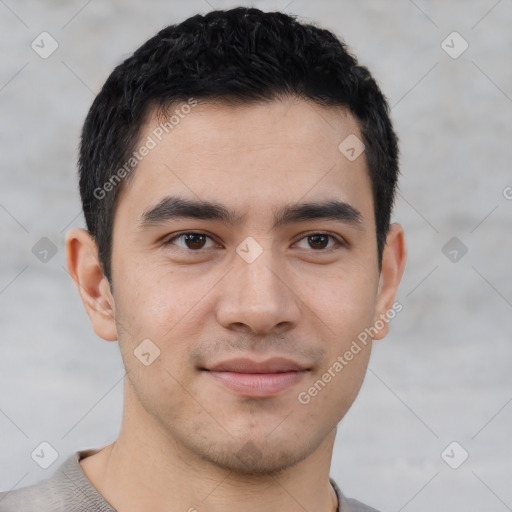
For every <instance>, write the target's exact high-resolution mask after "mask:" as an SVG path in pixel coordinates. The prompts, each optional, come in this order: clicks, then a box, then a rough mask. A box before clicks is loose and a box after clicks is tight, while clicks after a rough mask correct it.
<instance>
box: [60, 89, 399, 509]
mask: <svg viewBox="0 0 512 512" xmlns="http://www.w3.org/2000/svg"><path fill="white" fill-rule="evenodd" d="M157 125H158V119H157V118H156V116H154V115H153V116H150V117H149V118H148V120H147V123H146V124H145V125H144V127H143V130H142V133H141V137H140V140H141V141H143V140H145V139H146V137H147V135H150V134H151V132H152V130H153V129H154V128H155V127H156V126H157ZM350 134H355V135H357V136H358V137H359V138H360V139H361V138H362V137H361V135H360V131H359V127H358V124H357V122H356V120H355V119H354V117H353V116H352V115H351V114H350V113H349V112H347V111H345V110H343V109H339V108H324V107H320V106H318V105H317V104H315V103H313V102H310V101H304V100H299V99H298V98H284V99H281V100H274V101H272V102H270V103H268V104H256V105H247V106H244V107H240V106H238V107H233V106H229V105H227V104H224V103H219V102H215V103H212V102H210V103H202V104H199V105H198V106H196V107H195V108H194V109H193V110H192V112H191V113H190V114H188V115H187V116H186V117H185V118H184V119H182V120H181V122H180V124H179V125H178V126H177V127H176V128H175V129H174V130H173V131H172V132H170V133H169V134H168V135H167V136H166V137H165V138H164V139H163V140H162V141H161V142H160V143H159V144H158V145H157V147H156V148H154V149H153V150H152V151H150V153H149V154H148V155H147V156H146V157H145V158H144V159H143V160H142V161H141V162H140V163H139V164H138V167H137V169H136V171H135V174H134V175H133V176H132V179H131V180H130V181H129V182H128V183H124V184H123V187H122V189H121V191H120V196H119V201H118V205H117V209H116V212H115V222H114V229H113V252H112V269H113V270H112V283H113V287H112V290H111V289H110V286H109V283H108V281H107V279H106V278H105V277H104V275H103V274H102V271H101V266H100V264H99V262H98V256H97V249H96V245H95V243H94V240H93V239H92V238H91V236H90V235H89V234H88V233H87V232H86V231H84V230H82V229H73V230H71V231H70V232H69V233H68V234H67V239H66V245H67V263H68V268H69V271H70V273H71V276H72V277H73V279H74V281H75V283H76V284H77V287H78V290H79V292H80V295H81V298H82V300H83V302H84V305H85V307H86V309H87V312H88V314H89V317H90V319H91V323H92V326H93V328H94V330H95V332H96V334H97V335H98V336H100V337H101V338H103V339H105V340H109V341H114V340H118V342H119V348H120V351H121V355H122V358H123V362H124V365H125V368H126V372H127V375H126V378H125V387H124V391H125V395H124V415H123V422H122V427H121V431H120V435H119V437H118V439H117V440H116V441H114V442H113V443H112V444H110V445H108V446H106V447H104V448H103V449H101V450H99V451H97V452H96V453H94V454H93V455H90V456H88V457H86V458H84V459H82V460H81V461H80V463H81V466H82V468H83V470H84V472H85V474H86V476H87V477H88V478H89V479H90V480H91V482H92V483H93V485H94V486H95V487H96V488H97V489H98V490H99V492H100V493H101V494H102V495H103V496H104V497H105V499H106V500H107V501H108V502H109V503H110V504H111V505H112V506H113V507H114V508H115V509H116V510H118V511H120V512H131V511H138V510H155V511H169V512H174V511H176V512H177V511H186V510H189V511H190V512H191V511H192V510H193V509H196V510H197V511H200V512H202V511H211V512H217V511H223V512H230V511H235V510H236V511H237V512H238V511H239V510H244V512H253V511H254V512H256V511H258V512H259V511H261V510H267V511H276V512H277V511H283V510H286V511H289V512H292V511H301V512H303V511H304V510H307V511H311V512H313V511H315V512H317V511H320V512H328V511H334V510H336V506H337V499H336V496H335V493H334V492H333V489H332V487H331V486H330V483H329V469H330V464H331V456H332V450H333V444H334V440H335V436H336V425H337V424H338V422H339V421H340V420H341V419H342V418H343V416H344V415H345V413H346V412H347V410H348V409H349V408H350V406H351V404H352V403H353V401H354V399H355V397H356V395H357V393H358V391H359V389H360V386H361V384H362V381H363V378H364V375H365V371H366V368H367V364H368V359H369V356H370V351H371V342H369V343H368V344H367V345H366V346H362V345H361V346H362V350H361V351H360V352H359V353H358V354H357V355H355V356H354V358H353V359H352V360H351V361H350V362H349V363H348V364H347V365H346V366H345V367H344V368H343V370H342V371H340V372H339V373H337V374H336V376H335V377H334V378H333V379H332V380H331V382H329V383H328V384H327V385H326V386H325V388H323V389H322V390H321V391H320V392H319V393H318V394H317V395H316V396H315V397H314V398H312V399H311V401H310V402H309V403H308V404H302V403H300V402H299V400H298V398H297V396H298V394H299V393H300V392H301V391H307V390H308V388H310V387H311V386H312V385H313V384H314V383H315V381H317V380H318V379H319V378H320V377H321V375H322V374H323V373H324V372H325V371H326V370H327V369H328V368H329V367H332V365H333V363H334V362H335V361H336V360H337V357H338V356H340V355H343V354H344V353H345V352H346V351H347V350H348V349H349V347H350V345H351V343H352V341H353V340H355V339H356V338H357V335H358V334H359V333H361V332H362V331H364V329H365V328H368V327H370V326H373V325H374V324H375V322H376V320H378V319H379V318H380V315H382V314H386V311H388V310H390V309H391V307H392V305H393V302H394V298H395V294H396V291H397V287H398V285H399V282H400V279H401V277H402V273H403V270H404V266H405V261H406V246H405V241H404V233H403V229H402V227H401V226H400V225H399V224H393V225H392V226H391V228H390V231H389V234H388V237H387V244H386V247H385V250H384V255H383V262H382V270H381V271H380V272H379V267H378V261H377V247H376V234H375V221H374V214H373V202H372V193H371V188H370V180H369V176H368V171H367V168H366V162H365V158H364V153H363V155H362V156H361V157H359V158H357V159H356V160H354V161H349V160H348V159H347V158H345V156H344V155H343V154H342V153H341V152H340V151H339V149H338V145H339V144H340V142H341V141H343V140H344V139H345V138H346V137H347V136H348V135H350ZM169 195H174V196H179V197H182V198H185V199H192V200H209V201H214V202H217V203H220V204H222V205H224V206H225V207H226V208H229V209H232V210H234V211H236V212H237V213H238V214H240V215H243V218H242V220H240V222H238V223H236V224H233V225H229V224H226V223H224V222H222V221H219V220H202V219H190V218H181V219H171V220H168V221H166V222H164V223H160V224H154V225H150V226H149V227H146V228H144V229H143V228H141V225H140V224H141V223H140V220H141V217H142V215H143V213H144V212H145V211H147V210H148V209H150V208H152V207H153V206H155V205H156V204H158V202H159V201H160V200H161V199H162V198H163V197H165V196H169ZM326 199H332V200H339V201H344V202H346V203H349V204H350V205H352V206H353V207H354V208H356V209H357V210H359V212H360V213H361V216H362V223H361V225H360V226H359V227H357V226H354V225H353V224H351V223H349V222H345V221H340V220H337V219H314V220H307V221H297V222H293V223H290V224H286V225H283V226H280V227H278V228H276V229H273V220H274V219H273V212H274V211H275V210H276V209H278V208H280V207H282V206H284V205H295V204H297V203H303V202H316V201H323V200H326ZM187 231H199V232H203V233H206V234H207V235H209V236H210V237H211V238H208V237H206V238H201V237H200V238H199V242H200V243H199V244H197V243H196V245H194V244H189V245H187V243H186V241H185V240H184V239H183V237H182V238H181V239H175V240H174V241H173V242H170V243H168V244H167V245H166V244H165V243H164V242H167V241H169V239H170V238H172V236H174V235H177V234H182V233H184V232H187ZM326 231H327V232H329V233H331V234H332V235H334V236H336V237H338V238H339V239H340V240H341V241H344V242H345V245H337V243H336V239H335V238H333V239H330V238H326V239H324V238H320V240H321V241H322V242H324V244H323V245H322V244H318V243H316V244H315V241H318V238H313V239H311V238H308V235H309V236H311V235H313V234H315V233H318V232H320V233H323V232H326ZM247 237H253V238H254V239H255V240H256V241H257V242H258V243H259V245H260V246H261V248H262V249H263V252H262V253H261V255H260V256H259V257H258V258H257V259H256V260H255V261H253V262H252V263H247V262H246V261H245V260H244V259H243V258H241V257H240V256H239V255H238V254H237V252H236V248H237V246H239V244H240V243H241V242H242V241H244V240H245V239H246V238H247ZM195 240H196V241H197V239H195ZM312 241H313V243H312ZM324 246H326V247H325V248H323V247H324ZM190 247H192V249H191V248H190ZM197 247H199V249H197ZM328 251H330V252H328ZM384 324H385V325H384V327H383V329H382V330H381V331H380V332H379V333H378V334H377V335H376V336H375V337H374V339H381V338H383V337H384V336H385V335H386V334H387V330H388V324H387V323H386V322H384ZM148 338H149V339H150V340H152V342H153V343H154V344H155V345H156V346H157V347H158V348H159V350H160V355H159V357H157V358H156V359H155V360H154V361H153V362H152V363H151V364H150V365H149V366H145V365H144V364H142V363H141V361H140V360H139V359H138V358H137V357H135V356H134V350H135V349H136V347H137V346H138V345H139V344H140V343H141V341H142V340H144V339H148ZM273 356H282V357H287V358H290V359H293V360H295V361H297V362H300V363H301V364H303V365H305V366H307V367H308V368H309V371H308V372H306V373H305V374H304V375H303V377H302V378H301V380H300V382H298V383H297V384H295V385H293V386H292V387H290V388H287V389H285V390H283V391H282V392H280V393H278V394H277V395H275V396H270V397H263V398H262V397H256V398H255V397H247V396H244V395H243V394H240V393H236V392H234V391H232V390H230V389H227V388H226V387H224V386H223V385H221V384H219V383H218V382H217V381H214V380H213V379H211V378H210V376H209V375H207V372H202V371H200V370H199V369H198V367H199V366H201V365H202V366H208V365H211V364H213V363H216V362H219V361H221V360H225V359H229V358H232V357H247V358H252V359H257V360H258V361H261V360H265V359H267V358H270V357H273ZM248 443H249V444H248Z"/></svg>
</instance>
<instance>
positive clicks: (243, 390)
mask: <svg viewBox="0 0 512 512" xmlns="http://www.w3.org/2000/svg"><path fill="white" fill-rule="evenodd" d="M200 370H201V371H203V373H204V374H205V375H206V376H207V377H208V378H211V379H213V380H214V381H215V382H216V383H217V384H220V385H221V386H223V387H224V388H227V389H229V390H231V391H234V392H235V393H238V394H241V395H244V396H250V397H261V398H262V397H271V396H276V395H278V394H279V393H282V392H283V391H285V390H286V389H289V388H290V387H292V386H294V385H296V384H297V383H298V382H300V381H301V380H302V379H303V378H304V376H305V375H306V374H307V373H308V372H309V371H310V368H308V367H306V366H303V365H301V364H299V363H297V362H295V361H292V360H290V359H284V358H277V357H276V358H272V359H267V360H266V361H259V362H258V361H254V360H251V359H231V360H228V361H223V362H220V363H217V364H215V365H213V366H210V367H208V368H200Z"/></svg>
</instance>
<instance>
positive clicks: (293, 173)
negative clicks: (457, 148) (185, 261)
mask: <svg viewBox="0 0 512 512" xmlns="http://www.w3.org/2000/svg"><path fill="white" fill-rule="evenodd" d="M187 105H190V104H187V103H186V102H184V103H182V104H177V105H174V106H173V107H172V108H171V109H169V110H168V111H167V112H166V113H165V115H163V114H162V113H157V112H156V111H153V112H152V115H150V116H148V119H147V122H146V123H145V124H144V126H143V127H142V130H141V134H140V137H139V142H138V145H137V147H136V150H137V149H141V148H142V147H143V146H147V147H151V149H150V150H149V151H144V153H145V156H144V157H143V158H141V159H140V161H139V163H138V164H137V167H136V168H135V170H134V171H133V175H132V176H131V179H130V181H129V183H126V184H125V186H123V187H122V190H121V191H120V197H119V200H118V201H119V203H118V204H119V205H120V204H121V203H122V202H125V201H126V200H127V199H128V198H129V199H130V200H129V203H130V205H131V206H130V208H129V209H128V210H127V213H132V214H133V215H136V213H137V211H138V213H139V214H140V211H141V209H147V207H148V205H151V204H157V203H158V201H159V200H160V199H161V198H162V197H163V196H165V195H171V194H172V195H176V194H178V195H181V196H183V197H190V198H195V199H204V200H215V201H216V202H219V200H220V201H222V202H225V203H226V204H229V205H230V206H231V207H232V208H234V209H237V210H239V211H241V210H243V209H247V208H250V207H255V206H256V205H258V206H257V207H258V208H260V209H264V208H266V207H267V206H270V207H272V205H274V204H277V203H281V202H286V203H294V202H298V201H300V200H317V199H322V198H324V197H325V195H326V194H331V196H333V195H334V196H336V198H337V199H340V200H345V201H349V200H351V201H352V202H354V201H355V202H358V203H360V204H359V208H358V209H359V210H362V211H364V210H365V209H367V208H368V206H370V208H371V207H372V202H371V186H370V182H369V177H368V172H367V168H366V160H365V155H364V152H363V153H362V154H361V156H360V157H358V158H356V159H349V158H347V156H346V153H344V152H343V150H345V149H346V148H344V144H345V143H344V141H347V140H349V141H353V140H355V141H360V140H362V136H361V133H360V129H359V125H358V122H357V120H356V119H355V118H354V116H353V115H352V114H351V113H350V112H349V111H347V110H346V109H344V108H341V107H336V108H334V107H322V106H319V105H318V104H316V103H314V102H312V101H306V100H300V99H298V98H286V99H280V100H274V101H271V102H268V103H257V104H244V105H236V106H235V105H230V104H227V103H225V102H220V101H217V102H206V103H201V102H199V103H197V104H196V105H195V106H187ZM354 137H356V139H354ZM340 145H341V146H340ZM345 145H346V144H345ZM356 149H359V148H356ZM349 156H350V154H349ZM368 201H370V204H369V205H368ZM260 213H263V210H261V212H260Z"/></svg>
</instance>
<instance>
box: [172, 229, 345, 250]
mask: <svg viewBox="0 0 512 512" xmlns="http://www.w3.org/2000/svg"><path fill="white" fill-rule="evenodd" d="M184 235H201V236H205V237H207V238H209V239H210V240H211V241H212V242H214V243H216V244H217V245H220V244H219V243H218V242H217V241H216V240H215V237H214V236H213V235H211V234H210V233H208V232H204V231H181V232H178V233H175V234H173V235H172V236H171V237H170V238H165V239H164V241H163V244H164V245H171V244H172V243H173V242H174V241H175V240H176V239H179V238H180V237H182V236H184ZM314 235H324V236H328V237H330V238H332V239H333V240H334V241H335V242H336V244H335V245H334V246H333V247H330V248H329V249H316V250H315V249H312V251H313V252H318V253H327V252H330V251H332V250H335V249H337V248H339V247H346V246H347V245H348V244H347V241H346V240H345V239H344V238H343V237H342V236H340V235H339V234H337V233H333V232H331V231H318V230H317V231H310V232H304V233H300V234H299V235H297V237H298V238H297V240H296V241H295V242H294V245H295V244H297V243H299V242H301V241H302V240H304V239H305V238H308V237H310V236H314ZM178 247H179V246H178ZM180 248H181V249H183V248H182V247H180ZM184 250H187V249H184ZM201 250H202V249H197V250H195V251H194V250H192V249H188V251H189V252H200V251H201Z"/></svg>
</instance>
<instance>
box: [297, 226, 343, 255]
mask: <svg viewBox="0 0 512 512" xmlns="http://www.w3.org/2000/svg"><path fill="white" fill-rule="evenodd" d="M314 235H324V236H329V237H330V238H332V239H333V240H334V241H335V242H336V244H335V245H334V246H333V247H330V248H329V249H317V250H314V249H312V250H313V251H314V252H318V253H328V252H330V251H332V250H335V249H337V248H339V247H346V246H347V245H348V243H347V241H346V240H345V239H344V238H343V237H342V236H340V235H339V234H337V233H333V232H331V231H310V232H306V233H301V234H300V235H297V236H298V237H300V238H297V241H296V242H294V245H295V244H297V243H298V242H301V241H302V240H304V238H308V237H310V236H314Z"/></svg>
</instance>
